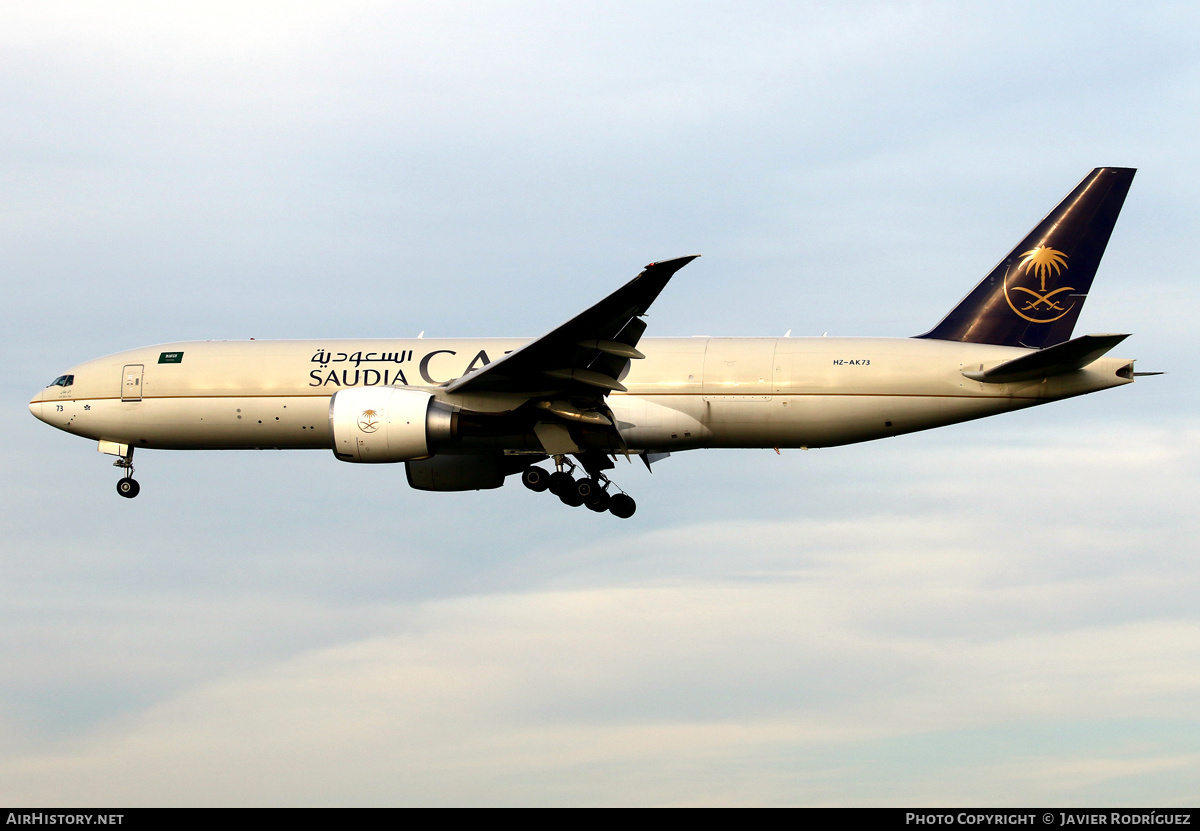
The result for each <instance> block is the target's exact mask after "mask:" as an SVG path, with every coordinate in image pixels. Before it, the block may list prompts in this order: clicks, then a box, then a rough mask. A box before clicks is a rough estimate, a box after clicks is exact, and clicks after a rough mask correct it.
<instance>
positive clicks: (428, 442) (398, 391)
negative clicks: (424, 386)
mask: <svg viewBox="0 0 1200 831" xmlns="http://www.w3.org/2000/svg"><path fill="white" fill-rule="evenodd" d="M329 434H330V436H332V439H333V454H334V455H335V456H337V457H338V458H339V459H341V460H342V461H343V462H357V463H361V464H372V463H383V462H407V461H410V460H412V459H424V458H427V457H429V456H430V455H432V454H433V452H434V450H435V449H436V448H437V447H438V446H439V445H442V444H445V443H446V442H448V441H450V440H451V439H453V438H454V437H455V436H456V435H457V434H458V412H457V411H456V410H455V409H454V408H453V407H451V406H450V405H448V404H443V403H442V402H440V401H436V400H434V397H433V394H432V393H428V392H423V391H422V390H412V389H406V388H404V387H355V388H354V389H346V390H338V391H337V392H336V393H334V395H333V397H332V398H330V399H329Z"/></svg>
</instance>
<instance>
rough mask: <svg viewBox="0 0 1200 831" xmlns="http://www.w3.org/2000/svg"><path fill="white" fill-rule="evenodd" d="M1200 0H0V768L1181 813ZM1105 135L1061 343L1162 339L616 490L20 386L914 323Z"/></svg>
mask: <svg viewBox="0 0 1200 831" xmlns="http://www.w3.org/2000/svg"><path fill="white" fill-rule="evenodd" d="M1198 22H1200V21H1198V20H1197V13H1196V12H1195V11H1194V10H1193V9H1192V8H1191V7H1190V6H1188V5H1186V4H1171V3H1150V4H1143V5H1140V6H1138V7H1136V8H1134V7H1129V6H1126V5H1122V4H1100V5H1097V4H1094V3H1092V4H1082V3H1079V4H1072V3H1063V4H1049V5H1047V4H1033V3H1028V4H1021V3H1018V4H1003V6H999V7H990V6H989V7H982V8H977V7H973V6H969V5H964V4H949V3H947V4H939V3H863V4H855V5H852V6H850V5H846V4H834V3H829V4H804V3H781V4H771V3H762V4H756V5H753V6H751V7H749V8H747V7H745V5H744V4H742V5H741V6H735V5H733V4H728V5H726V4H695V3H688V4H684V3H660V4H652V5H646V4H621V3H615V4H608V5H606V6H604V7H602V8H597V9H594V10H593V9H583V8H581V7H571V6H566V5H556V4H545V3H510V4H503V5H501V4H450V3H436V4H422V3H406V4H403V5H399V6H397V5H393V4H386V3H339V4H323V3H289V4H270V3H237V4H220V3H217V4H213V3H208V4H204V5H203V6H194V7H188V6H184V7H178V6H171V7H164V6H159V5H157V4H140V3H116V4H105V6H103V7H99V6H95V5H93V4H87V3H79V4H69V3H50V4H37V5H20V4H6V5H4V6H3V7H0V44H2V48H0V105H2V106H3V107H4V110H5V112H6V114H7V118H6V119H5V126H4V128H3V130H0V184H2V185H3V187H2V189H0V192H3V194H4V197H3V203H2V204H3V213H2V215H0V250H2V251H3V253H4V260H5V266H4V282H5V289H6V296H7V302H6V303H5V304H4V307H3V309H0V320H2V321H3V332H4V333H5V338H4V342H5V347H6V349H7V351H8V353H9V360H8V361H6V362H4V365H3V368H2V369H0V371H2V372H3V373H4V380H5V386H6V387H7V388H8V389H10V390H11V395H10V396H9V400H8V401H7V403H5V404H4V405H3V406H2V407H0V422H2V423H3V425H4V427H5V428H6V431H7V433H8V435H9V436H10V437H11V438H12V441H11V442H10V446H9V451H8V453H7V456H6V458H7V461H6V472H7V474H8V475H7V476H6V477H5V482H4V485H3V486H2V488H3V489H2V491H0V492H2V494H3V497H4V498H3V499H2V500H0V522H2V527H3V529H4V544H3V560H2V563H3V568H4V573H5V575H6V579H5V581H4V585H3V587H2V588H0V597H2V598H3V600H2V602H0V665H2V666H4V667H5V671H4V672H3V673H0V801H3V802H5V803H7V804H34V803H37V804H52V805H83V804H118V805H143V804H145V805H192V804H206V805H207V804H212V805H243V804H254V805H258V804H263V805H292V804H331V805H343V804H382V805H391V804H522V805H523V804H555V805H558V804H630V803H633V804H734V805H736V804H805V805H808V804H854V805H867V804H882V805H958V804H989V805H1005V804H1011V805H1030V804H1035V805H1162V806H1167V805H1189V804H1190V805H1194V804H1195V803H1196V802H1197V799H1198V797H1200V793H1198V790H1197V786H1196V784H1195V783H1196V782H1198V781H1200V722H1198V721H1197V719H1196V717H1195V713H1196V712H1197V711H1200V670H1198V669H1197V667H1200V660H1198V659H1200V616H1198V614H1197V611H1196V609H1197V607H1198V604H1197V602H1196V599H1197V597H1198V594H1200V567H1198V566H1197V565H1196V557H1195V553H1196V544H1195V540H1196V539H1197V536H1198V534H1197V532H1198V531H1200V528H1198V527H1197V520H1196V518H1195V511H1194V504H1195V494H1196V485H1197V481H1196V480H1197V473H1198V471H1200V432H1198V431H1197V429H1196V428H1195V425H1194V412H1195V408H1196V403H1197V401H1196V395H1195V393H1194V390H1193V387H1192V385H1191V384H1190V382H1189V380H1188V372H1187V369H1186V367H1187V366H1189V365H1191V364H1192V363H1193V362H1194V359H1196V358H1197V357H1200V356H1198V355H1197V349H1196V345H1195V338H1194V335H1193V332H1192V330H1193V325H1192V323H1191V321H1193V320H1194V319H1195V317H1196V312H1197V311H1198V307H1200V302H1198V301H1200V292H1197V290H1196V288H1195V281H1194V277H1193V269H1194V263H1195V262H1197V260H1198V259H1200V256H1198V255H1200V251H1198V250H1197V248H1198V247H1200V244H1198V243H1197V235H1196V233H1195V230H1194V221H1195V219H1194V218H1195V217H1196V216H1197V215H1200V204H1198V202H1200V200H1198V198H1197V195H1196V186H1195V183H1196V182H1197V181H1198V179H1200V177H1198V175H1197V174H1198V173H1200V170H1198V167H1200V165H1198V162H1200V159H1198V154H1197V151H1196V149H1195V142H1194V136H1195V135H1196V133H1197V129H1198V128H1200V118H1198V113H1200V107H1198V105H1200V101H1198V94H1197V90H1200V64H1198V62H1197V59H1196V52H1195V49H1194V43H1193V41H1194V32H1195V31H1196V28H1197V23H1198ZM1098 165H1121V166H1132V167H1137V168H1139V173H1138V176H1137V178H1136V179H1135V181H1134V184H1133V188H1132V190H1131V192H1130V196H1129V199H1128V201H1127V203H1126V206H1125V210H1124V213H1123V214H1122V217H1121V220H1120V222H1119V223H1118V225H1117V228H1116V231H1115V233H1114V235H1113V238H1112V242H1111V244H1110V246H1109V249H1108V253H1107V255H1106V257H1105V260H1104V263H1103V265H1102V266H1101V270H1100V273H1099V275H1098V277H1097V281H1096V284H1095V286H1094V291H1093V293H1092V296H1091V297H1090V298H1089V301H1088V305H1087V308H1086V309H1085V310H1084V312H1083V315H1082V317H1081V320H1080V324H1079V330H1078V331H1081V332H1113V331H1122V332H1126V331H1127V332H1133V333H1134V336H1133V337H1132V338H1130V339H1129V340H1128V341H1126V342H1125V343H1124V344H1122V345H1121V347H1120V348H1119V350H1118V352H1119V353H1120V354H1121V355H1123V356H1131V357H1136V358H1138V359H1139V365H1138V368H1139V369H1140V370H1166V371H1168V373H1169V374H1168V375H1166V376H1162V377H1160V378H1151V379H1145V380H1143V381H1139V382H1138V383H1137V384H1135V385H1133V386H1131V387H1123V388H1120V389H1117V390H1112V391H1108V392H1105V393H1100V394H1097V395H1094V396H1090V397H1087V398H1083V399H1078V400H1073V401H1067V402H1061V403H1059V404H1056V405H1054V406H1052V407H1045V408H1037V409H1035V410H1031V411H1024V412H1021V413H1016V414H1012V415H1010V416H1005V417H1001V418H996V419H990V420H984V421H981V422H976V423H972V424H967V425H959V426H956V427H951V428H945V429H942V430H939V431H934V432H930V433H926V434H917V435H912V436H906V437H902V438H898V439H895V440H888V441H885V442H878V443H871V444H865V445H859V446H854V447H847V448H839V449H828V450H819V451H809V452H801V451H791V452H786V451H785V452H784V454H783V455H781V456H776V455H775V454H774V453H771V452H769V451H768V452H762V451H721V452H718V451H697V452H694V453H690V454H683V455H676V456H673V457H672V458H671V459H669V460H668V461H666V462H664V463H662V464H660V465H658V466H656V468H655V472H654V473H653V474H652V475H651V474H649V473H647V472H646V471H645V470H644V469H643V468H642V467H641V466H640V465H638V466H636V467H631V468H629V469H628V470H620V469H619V471H618V474H617V481H618V482H619V483H620V484H621V485H622V486H623V487H625V488H626V489H628V490H630V491H631V492H632V493H633V494H634V495H635V496H636V497H637V499H638V504H639V509H638V513H637V515H636V516H635V517H634V519H632V520H630V521H628V522H619V521H616V520H614V519H613V518H612V517H609V516H596V515H593V514H591V513H590V512H580V511H576V510H569V509H567V508H565V507H563V506H561V505H559V504H558V503H557V502H555V501H553V500H550V499H547V498H544V497H539V496H537V495H534V494H531V493H529V492H527V491H525V490H524V489H523V488H520V487H519V486H510V487H506V488H504V489H502V490H500V491H493V492H484V493H471V494H443V495H437V494H425V493H416V492H413V491H410V490H409V489H408V488H407V486H406V484H405V481H404V477H403V471H402V470H401V469H399V468H391V467H385V468H383V469H377V468H358V467H356V466H352V465H346V464H340V463H338V462H336V461H335V460H334V459H333V458H332V454H328V453H319V452H310V453H270V452H258V453H251V452H247V453H166V452H146V453H144V455H139V457H138V478H139V480H140V481H141V482H142V485H143V490H142V494H141V496H139V497H138V499H136V500H133V501H129V502H127V501H125V500H121V499H120V498H119V497H117V495H116V494H115V493H114V492H113V483H114V481H115V479H116V471H115V470H114V469H112V468H111V467H110V466H109V462H110V461H111V460H110V459H109V458H108V457H105V456H101V455H100V454H98V453H96V452H95V449H94V447H93V446H91V445H90V444H88V443H87V442H84V441H81V440H79V439H77V438H74V437H71V436H68V435H66V434H62V433H58V432H56V431H53V430H51V429H49V428H47V427H46V426H45V425H42V424H40V423H39V422H37V421H35V420H34V419H32V418H31V417H30V416H29V414H28V411H27V408H26V402H27V401H28V399H29V397H30V396H31V395H32V394H33V393H34V392H35V391H36V390H38V389H40V388H41V387H42V386H44V385H45V384H46V383H47V382H48V381H50V380H51V379H52V378H54V377H55V376H56V375H58V374H60V373H61V372H63V371H64V370H65V369H66V368H68V367H69V366H71V365H72V364H75V363H78V362H79V361H82V360H85V359H88V358H91V357H95V356H98V355H101V354H105V353H108V352H112V351H117V350H120V349H125V348H131V347H135V346H140V345H144V344H150V343H156V342H163V341H171V340H181V339H204V338H244V337H258V338H267V337H353V336H364V337H368V336H369V337H386V336H412V335H415V334H416V333H417V332H420V331H425V332H426V335H427V336H428V337H437V336H471V335H536V334H539V333H541V332H544V331H546V330H548V329H550V328H552V327H553V326H555V325H557V324H558V323H560V322H562V321H563V320H565V319H567V318H569V317H570V316H572V315H573V314H575V313H576V312H577V311H579V310H580V309H581V308H583V307H585V306H587V305H588V304H590V303H592V302H594V301H595V300H597V299H598V298H600V297H602V296H603V295H604V294H606V293H607V292H608V291H611V290H612V289H613V288H614V287H616V286H617V285H620V284H621V283H622V282H624V281H626V280H627V279H629V278H630V277H631V276H633V275H634V274H635V273H637V271H638V269H639V268H640V267H641V266H642V265H644V264H645V263H647V262H650V261H652V260H656V259H663V258H666V257H671V256H677V255H682V254H689V253H702V254H703V255H704V257H703V258H702V259H701V260H698V261H696V262H695V263H693V264H692V265H690V266H689V267H688V268H687V269H685V270H684V271H682V272H680V274H679V275H678V276H677V277H676V279H675V280H674V281H673V282H672V284H671V285H670V287H669V288H668V290H667V291H666V292H664V294H663V295H662V297H661V298H660V299H659V301H658V302H657V303H656V305H655V306H654V308H653V310H652V313H651V315H650V317H649V319H648V321H649V324H650V329H649V331H648V333H647V335H648V336H654V335H691V334H712V335H765V336H777V335H782V334H783V333H784V332H785V331H787V330H789V329H791V330H792V332H793V334H794V335H820V334H821V333H822V332H826V331H828V332H829V333H830V334H831V335H867V336H905V335H911V334H915V333H918V332H921V331H924V330H926V329H928V328H929V327H930V326H932V325H933V324H934V323H936V322H937V320H938V319H940V317H941V316H942V315H943V314H944V313H945V312H946V311H947V310H948V309H949V308H950V307H951V306H952V305H953V303H954V302H955V301H957V300H958V298H959V297H961V296H962V295H963V294H964V293H966V291H967V290H968V289H969V288H970V287H971V286H972V285H973V284H974V283H975V282H976V281H977V280H978V279H979V278H980V277H981V276H982V275H983V274H985V273H986V271H987V270H988V269H989V268H990V267H991V265H992V264H993V263H994V262H995V261H996V260H997V259H999V258H1000V257H1001V256H1003V254H1004V253H1006V252H1007V251H1008V250H1009V249H1010V248H1011V246H1012V245H1013V244H1014V243H1015V242H1016V241H1018V240H1019V239H1020V238H1021V236H1022V235H1023V234H1024V232H1025V231H1026V230H1028V228H1029V227H1031V226H1032V225H1033V224H1034V223H1035V222H1036V221H1037V220H1038V219H1039V218H1040V217H1041V216H1042V215H1043V214H1044V213H1045V212H1046V211H1047V210H1049V209H1050V208H1051V207H1052V206H1053V205H1054V204H1055V202H1056V201H1057V200H1058V199H1059V198H1060V197H1061V196H1062V195H1063V194H1065V193H1066V192H1067V191H1068V190H1069V189H1070V188H1071V186H1072V185H1074V183H1075V182H1076V181H1078V180H1079V179H1080V178H1081V177H1082V176H1083V175H1084V174H1085V173H1086V172H1087V171H1088V170H1090V169H1091V168H1092V167H1095V166H1098Z"/></svg>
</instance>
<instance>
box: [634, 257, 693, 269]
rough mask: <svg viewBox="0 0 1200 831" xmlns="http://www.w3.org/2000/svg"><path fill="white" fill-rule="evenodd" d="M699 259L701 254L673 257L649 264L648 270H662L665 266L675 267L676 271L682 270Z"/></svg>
mask: <svg viewBox="0 0 1200 831" xmlns="http://www.w3.org/2000/svg"><path fill="white" fill-rule="evenodd" d="M698 259H700V255H699V254H688V255H687V256H686V257H672V258H671V259H669V260H659V261H657V262H653V263H649V264H648V265H647V266H646V268H661V267H662V266H664V265H674V266H675V268H676V269H680V268H683V267H684V266H685V265H687V264H688V263H690V262H691V261H692V260H698ZM676 264H677V265H676Z"/></svg>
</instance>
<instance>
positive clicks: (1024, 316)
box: [917, 167, 1136, 349]
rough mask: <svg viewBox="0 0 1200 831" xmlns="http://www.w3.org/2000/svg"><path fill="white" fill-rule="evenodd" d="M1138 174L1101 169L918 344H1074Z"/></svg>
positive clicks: (1120, 169) (1124, 169) (1022, 241)
mask: <svg viewBox="0 0 1200 831" xmlns="http://www.w3.org/2000/svg"><path fill="white" fill-rule="evenodd" d="M1135 172H1136V171H1135V170H1134V169H1133V168H1128V167H1098V168H1096V169H1095V170H1093V171H1092V172H1091V173H1089V174H1088V175H1087V176H1085V177H1084V179H1083V181H1082V182H1080V183H1079V184H1078V185H1076V186H1075V189H1074V190H1073V191H1071V192H1070V193H1069V194H1067V197H1066V198H1065V199H1063V200H1062V201H1061V202H1059V203H1058V206H1057V207H1056V208H1055V209H1054V210H1052V211H1051V212H1050V213H1049V214H1048V215H1047V216H1046V218H1045V219H1043V220H1042V221H1041V222H1039V223H1038V224H1037V226H1036V227H1035V228H1034V229H1033V230H1032V231H1030V232H1029V233H1028V234H1027V235H1026V237H1025V239H1023V240H1021V242H1020V244H1019V245H1017V247H1016V248H1014V249H1013V250H1012V251H1010V252H1009V253H1008V256H1007V257H1005V258H1004V259H1003V260H1001V261H1000V262H999V264H997V265H996V267H995V268H993V269H992V271H991V273H990V274H988V276H987V277H985V278H983V282H981V283H980V284H979V285H977V286H976V287H975V288H974V289H973V290H972V291H971V293H970V294H968V295H967V296H966V297H964V298H963V300H962V302H960V303H959V304H958V305H957V306H955V307H954V310H953V311H951V312H950V314H948V315H946V317H945V319H944V320H943V321H942V322H941V323H939V324H938V325H937V326H935V327H933V329H931V330H930V331H928V332H926V333H925V334H923V335H918V336H917V337H921V338H934V339H937V340H957V341H966V342H969V343H995V344H1001V345H1004V346H1028V347H1032V348H1035V349H1041V348H1043V347H1046V346H1053V345H1054V344H1056V343H1063V342H1064V341H1068V340H1070V339H1071V332H1072V331H1073V330H1074V328H1075V321H1076V320H1077V319H1078V318H1079V312H1080V311H1081V310H1082V309H1083V301H1084V300H1086V299H1087V293H1088V289H1090V288H1091V285H1092V278H1093V277H1095V276H1096V267H1097V266H1099V265H1100V258H1101V257H1103V256H1104V248H1105V246H1107V245H1108V238H1109V235H1110V234H1112V229H1113V225H1115V224H1116V221H1117V215H1118V214H1120V213H1121V206H1122V205H1123V204H1124V203H1125V194H1127V193H1128V192H1129V185H1130V184H1131V183H1132V182H1133V174H1134V173H1135Z"/></svg>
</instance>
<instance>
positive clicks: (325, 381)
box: [308, 349, 507, 387]
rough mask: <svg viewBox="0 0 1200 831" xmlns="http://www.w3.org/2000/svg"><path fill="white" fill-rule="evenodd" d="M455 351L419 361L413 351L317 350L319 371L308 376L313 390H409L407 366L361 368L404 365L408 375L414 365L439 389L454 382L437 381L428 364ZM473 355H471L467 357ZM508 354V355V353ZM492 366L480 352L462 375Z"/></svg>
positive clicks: (439, 352)
mask: <svg viewBox="0 0 1200 831" xmlns="http://www.w3.org/2000/svg"><path fill="white" fill-rule="evenodd" d="M457 354H458V353H457V352H456V351H455V350H453V349H434V350H433V351H431V352H426V353H425V354H424V355H423V356H422V357H421V359H420V360H415V358H414V353H413V351H412V350H411V349H401V350H400V351H399V352H361V351H359V352H326V351H325V350H324V349H318V350H317V353H316V354H315V355H313V356H312V362H313V363H314V364H320V368H318V369H313V370H311V371H310V372H309V373H308V377H309V382H308V385H309V386H310V387H325V386H329V385H330V384H332V385H334V386H338V387H357V386H359V385H360V384H361V385H362V386H364V387H373V386H377V385H379V384H383V385H384V386H387V385H389V384H401V385H403V386H408V376H407V375H405V372H404V370H405V367H404V366H395V367H391V366H384V367H382V368H380V369H376V368H375V367H374V366H367V367H365V368H360V367H361V366H362V364H375V365H376V366H378V365H379V364H405V365H407V366H408V371H409V373H411V372H412V371H413V366H412V364H414V363H415V364H416V371H417V374H418V375H420V377H421V380H422V381H424V382H425V383H426V384H430V385H436V384H445V383H446V382H448V381H452V380H454V379H453V378H438V379H435V378H434V377H433V376H432V375H431V374H430V372H431V370H430V368H429V362H430V360H431V359H432V358H434V356H436V355H457ZM467 354H470V353H467ZM505 354H507V353H505ZM491 362H492V359H491V358H489V357H488V354H487V352H486V351H485V350H483V349H480V350H479V352H478V353H477V354H476V355H475V357H473V358H472V359H471V362H470V363H469V364H467V369H466V371H465V372H463V375H466V374H467V373H468V372H472V371H474V370H476V369H481V368H483V367H485V366H487V365H488V364H490V363H491ZM340 363H346V364H353V365H354V369H350V368H348V367H347V368H338V367H333V366H330V364H340Z"/></svg>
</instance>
